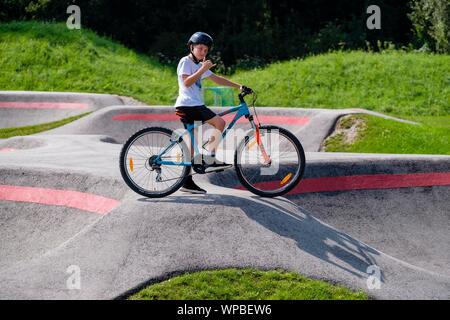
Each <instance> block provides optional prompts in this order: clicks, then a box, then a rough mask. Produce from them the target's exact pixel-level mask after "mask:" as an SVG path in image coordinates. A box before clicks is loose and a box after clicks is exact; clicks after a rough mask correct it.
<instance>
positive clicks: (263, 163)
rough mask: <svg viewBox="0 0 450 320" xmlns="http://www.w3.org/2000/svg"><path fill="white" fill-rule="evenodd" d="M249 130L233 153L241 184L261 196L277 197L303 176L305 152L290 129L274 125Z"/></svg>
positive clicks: (287, 190) (289, 189) (292, 186)
mask: <svg viewBox="0 0 450 320" xmlns="http://www.w3.org/2000/svg"><path fill="white" fill-rule="evenodd" d="M258 131H259V137H258V134H257V130H252V131H250V132H249V133H248V134H247V135H246V137H245V138H244V139H243V140H242V141H241V142H240V144H239V146H238V147H237V149H236V152H235V155H234V166H235V168H236V173H237V176H238V178H239V180H240V182H241V183H242V185H243V186H244V187H245V188H247V189H248V190H249V191H251V192H253V193H254V194H257V195H259V196H262V197H277V196H281V195H283V194H286V193H288V192H289V191H291V190H292V189H293V188H294V187H295V186H296V185H297V184H298V183H299V182H300V180H301V178H302V177H303V173H304V171H305V152H304V150H303V147H302V145H301V143H300V141H299V140H298V139H297V137H296V136H294V135H293V134H292V133H291V132H289V131H288V130H286V129H283V128H280V127H276V126H261V127H260V128H259V129H258Z"/></svg>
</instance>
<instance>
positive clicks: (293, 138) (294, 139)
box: [234, 125, 306, 198]
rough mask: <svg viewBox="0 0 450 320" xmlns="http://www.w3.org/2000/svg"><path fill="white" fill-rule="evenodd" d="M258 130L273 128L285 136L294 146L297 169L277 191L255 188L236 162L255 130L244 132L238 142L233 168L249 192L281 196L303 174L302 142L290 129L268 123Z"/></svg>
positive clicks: (293, 185)
mask: <svg viewBox="0 0 450 320" xmlns="http://www.w3.org/2000/svg"><path fill="white" fill-rule="evenodd" d="M259 130H260V131H261V132H262V131H268V132H269V131H273V130H278V132H279V133H280V134H281V135H283V136H284V137H286V138H287V139H288V140H289V141H290V142H292V144H293V145H294V146H295V149H296V151H297V158H298V161H299V165H298V167H297V170H296V172H295V175H294V178H293V179H291V180H290V181H289V183H288V184H287V185H286V186H284V187H282V188H281V189H280V190H277V191H270V190H261V189H258V188H256V187H255V186H254V185H253V184H251V183H250V182H249V181H248V180H247V178H246V176H245V174H244V171H243V167H242V166H241V163H238V160H240V159H241V153H242V150H244V147H245V146H246V145H247V144H248V143H249V142H250V141H251V140H252V138H253V137H254V135H255V130H251V131H249V132H248V133H247V134H246V137H245V138H244V139H243V140H242V141H241V142H240V143H239V145H238V147H237V149H236V151H235V154H234V166H235V170H236V174H237V176H238V179H239V181H240V182H241V184H242V185H243V186H244V187H245V188H246V189H248V190H249V191H250V192H252V193H254V194H256V195H259V196H261V197H270V198H272V197H277V196H281V195H284V194H286V193H288V192H289V191H291V190H292V189H293V188H295V187H296V186H297V184H298V183H299V182H300V180H301V179H302V177H303V174H304V172H305V166H306V160H305V152H304V149H303V146H302V144H301V143H300V141H299V140H298V138H297V137H296V136H295V135H294V134H292V133H291V132H290V131H288V130H286V129H284V128H281V127H277V126H272V125H268V126H261V127H260V128H259Z"/></svg>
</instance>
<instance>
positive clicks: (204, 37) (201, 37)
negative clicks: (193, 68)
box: [187, 31, 214, 64]
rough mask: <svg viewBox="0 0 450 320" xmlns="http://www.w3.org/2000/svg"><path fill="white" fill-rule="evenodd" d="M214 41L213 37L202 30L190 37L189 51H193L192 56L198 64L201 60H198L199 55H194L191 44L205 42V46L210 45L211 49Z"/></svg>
mask: <svg viewBox="0 0 450 320" xmlns="http://www.w3.org/2000/svg"><path fill="white" fill-rule="evenodd" d="M213 43H214V41H213V38H212V37H211V36H210V35H209V34H207V33H205V32H200V31H199V32H196V33H194V34H193V35H192V36H191V37H190V38H189V41H188V43H187V45H188V47H189V52H190V53H192V56H193V57H194V62H195V63H197V64H198V63H199V62H200V61H198V60H197V57H196V56H195V55H194V53H193V50H192V49H191V45H193V44H204V45H205V46H207V47H208V49H209V50H211V47H212V45H213Z"/></svg>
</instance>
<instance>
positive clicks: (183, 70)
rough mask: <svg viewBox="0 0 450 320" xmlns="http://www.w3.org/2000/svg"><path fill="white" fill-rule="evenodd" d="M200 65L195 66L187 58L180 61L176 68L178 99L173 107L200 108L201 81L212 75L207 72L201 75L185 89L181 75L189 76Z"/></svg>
mask: <svg viewBox="0 0 450 320" xmlns="http://www.w3.org/2000/svg"><path fill="white" fill-rule="evenodd" d="M201 65H202V63H201V62H200V63H199V64H195V63H194V61H192V60H191V59H190V58H189V57H188V56H186V57H183V58H181V59H180V62H179V63H178V68H177V75H178V98H177V101H176V102H175V107H191V106H202V105H204V104H205V103H204V102H203V96H202V79H204V78H207V77H209V76H210V75H212V74H213V73H212V72H211V71H210V70H207V71H206V72H205V73H203V74H202V76H201V77H200V79H198V80H197V81H196V82H195V83H194V84H193V85H191V86H190V87H186V86H185V85H184V82H183V77H182V75H183V74H187V75H188V76H190V75H191V74H194V73H195V72H197V70H198V69H200V67H201Z"/></svg>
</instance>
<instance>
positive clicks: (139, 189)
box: [119, 127, 191, 198]
mask: <svg viewBox="0 0 450 320" xmlns="http://www.w3.org/2000/svg"><path fill="white" fill-rule="evenodd" d="M150 132H156V133H158V132H159V133H162V134H163V135H165V136H169V137H172V134H173V131H172V130H169V129H167V128H162V127H147V128H144V129H141V130H139V131H137V132H136V133H134V134H133V135H132V136H131V137H130V138H128V140H127V141H126V142H125V144H124V145H123V147H122V150H121V152H120V158H119V166H120V173H121V175H122V178H123V180H124V181H125V183H126V184H127V185H128V187H130V188H131V189H132V190H133V191H134V192H136V193H138V194H140V195H142V196H145V197H147V198H162V197H166V196H168V195H170V194H172V193H174V192H175V191H177V190H178V189H179V188H181V186H182V185H183V184H184V182H185V181H186V178H187V176H188V174H189V172H190V168H191V167H190V166H184V169H183V172H182V177H181V178H180V180H179V181H177V182H176V183H175V184H174V185H173V186H172V187H170V188H169V189H168V190H166V191H164V192H153V191H150V190H147V189H145V188H142V187H141V186H139V185H137V184H136V183H134V181H133V179H132V178H131V177H130V176H129V175H128V169H127V159H126V155H127V152H128V150H129V149H130V145H132V144H133V142H135V141H136V140H137V139H138V138H139V137H141V136H143V135H145V134H146V133H150ZM177 143H179V144H180V145H181V148H182V150H183V152H188V154H190V153H189V150H188V148H187V146H186V143H185V142H184V141H183V140H182V139H180V141H178V142H177Z"/></svg>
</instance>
